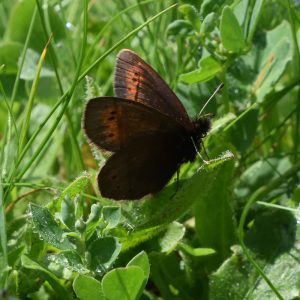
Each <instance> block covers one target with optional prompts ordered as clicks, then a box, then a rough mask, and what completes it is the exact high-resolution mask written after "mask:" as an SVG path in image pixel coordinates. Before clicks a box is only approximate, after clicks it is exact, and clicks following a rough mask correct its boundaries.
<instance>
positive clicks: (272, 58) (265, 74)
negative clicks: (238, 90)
mask: <svg viewBox="0 0 300 300" xmlns="http://www.w3.org/2000/svg"><path fill="white" fill-rule="evenodd" d="M272 43H273V48H272V49H270V52H269V53H268V55H267V57H265V60H264V63H263V66H262V68H261V71H260V73H259V74H258V76H257V79H256V81H255V83H254V86H253V89H254V91H255V90H256V97H257V100H258V101H259V102H262V101H263V100H264V97H265V95H266V94H268V93H269V92H270V90H271V89H272V88H273V87H274V85H275V83H276V82H277V81H278V80H279V79H280V77H281V76H282V74H283V72H284V71H285V69H286V67H287V63H288V62H289V61H290V60H291V59H292V51H291V44H290V40H289V39H288V38H282V39H281V40H280V41H279V42H278V43H277V44H276V40H274V41H272Z"/></svg>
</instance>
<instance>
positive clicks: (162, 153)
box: [83, 49, 210, 200]
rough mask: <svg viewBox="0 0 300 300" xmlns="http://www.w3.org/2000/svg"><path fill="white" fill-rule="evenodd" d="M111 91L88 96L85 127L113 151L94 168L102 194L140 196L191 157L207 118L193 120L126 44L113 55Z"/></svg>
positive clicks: (163, 182)
mask: <svg viewBox="0 0 300 300" xmlns="http://www.w3.org/2000/svg"><path fill="white" fill-rule="evenodd" d="M114 92H115V95H116V97H98V98H94V99H91V100H89V102H88V103H87V105H86V109H85V112H84V116H83V128H84V131H85V133H86V135H87V137H88V138H89V140H90V141H91V143H93V144H95V145H96V146H97V147H99V148H101V149H104V150H108V151H111V152H113V154H112V156H111V157H110V158H109V159H108V160H107V161H106V163H105V165H104V166H103V167H102V169H101V170H100V172H99V174H98V179H97V180H98V186H99V190H100V192H101V194H102V196H103V197H107V198H112V199H115V200H120V199H130V200H134V199H139V198H141V197H143V196H145V195H147V194H150V193H156V192H158V191H159V190H161V189H162V188H163V187H164V185H166V183H167V182H168V181H169V180H170V178H171V177H172V175H173V174H174V173H175V172H176V171H177V170H178V169H179V167H180V165H181V164H182V163H184V162H188V161H193V160H194V159H195V157H196V153H197V151H198V149H199V147H200V143H201V139H202V138H203V137H204V136H205V135H206V133H207V131H208V130H209V128H210V120H209V118H207V117H199V118H197V119H195V120H193V121H191V120H190V118H189V117H188V115H187V112H186V110H185V108H184V107H183V105H182V104H181V102H180V101H179V99H178V98H177V96H176V95H175V94H174V93H173V92H172V90H171V89H170V88H169V87H168V86H167V84H166V83H165V82H164V81H163V79H161V77H160V76H159V75H158V74H157V73H156V72H155V71H154V70H153V69H152V68H151V67H150V66H149V65H148V64H147V63H146V62H144V61H143V60H142V59H141V58H140V57H139V56H138V55H137V54H135V53H134V52H132V51H130V50H127V49H124V50H121V52H120V53H119V54H118V56H117V62H116V67H115V78H114Z"/></svg>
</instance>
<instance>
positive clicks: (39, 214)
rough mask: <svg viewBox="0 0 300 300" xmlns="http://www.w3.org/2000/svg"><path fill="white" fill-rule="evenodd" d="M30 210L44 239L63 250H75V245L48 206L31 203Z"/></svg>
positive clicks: (36, 227) (34, 222) (35, 225)
mask: <svg viewBox="0 0 300 300" xmlns="http://www.w3.org/2000/svg"><path fill="white" fill-rule="evenodd" d="M29 210H30V215H31V217H32V222H33V225H34V229H35V230H36V231H37V233H38V234H39V236H40V238H41V239H42V240H44V241H45V242H47V243H48V244H50V245H52V246H54V247H56V248H58V249H61V250H73V248H74V245H72V244H71V243H70V242H69V240H68V239H67V236H65V235H64V232H63V230H62V229H61V228H60V227H59V226H58V224H57V223H56V221H55V220H54V218H53V216H52V215H51V213H50V211H49V210H48V209H47V208H45V207H41V206H38V205H36V204H33V203H30V205H29Z"/></svg>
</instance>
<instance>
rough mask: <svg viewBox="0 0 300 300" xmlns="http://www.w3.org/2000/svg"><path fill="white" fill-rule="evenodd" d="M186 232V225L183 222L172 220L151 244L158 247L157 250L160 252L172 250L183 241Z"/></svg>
mask: <svg viewBox="0 0 300 300" xmlns="http://www.w3.org/2000/svg"><path fill="white" fill-rule="evenodd" d="M184 233H185V227H184V226H183V225H182V224H180V223H178V222H172V223H171V224H169V225H168V226H167V227H166V229H165V230H164V231H163V232H161V233H160V234H159V235H158V237H157V238H156V241H151V245H152V247H153V248H154V249H156V247H157V249H156V250H158V251H160V252H168V251H172V250H174V248H175V247H176V246H177V244H178V243H179V242H180V241H181V239H182V238H183V236H184Z"/></svg>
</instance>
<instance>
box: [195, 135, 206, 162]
mask: <svg viewBox="0 0 300 300" xmlns="http://www.w3.org/2000/svg"><path fill="white" fill-rule="evenodd" d="M191 140H192V143H193V145H194V148H195V150H196V153H197V155H198V156H199V157H200V159H201V160H202V162H203V163H204V164H205V165H208V163H209V161H207V160H205V159H204V158H203V157H202V155H201V153H200V152H199V151H198V148H197V146H196V144H195V141H194V139H193V138H192V137H191ZM205 153H206V151H205ZM206 155H207V154H206Z"/></svg>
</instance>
